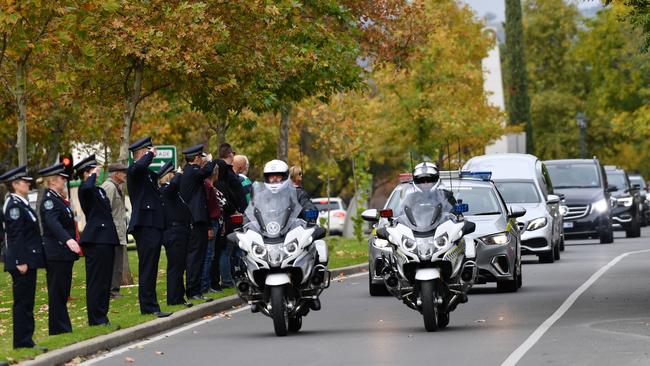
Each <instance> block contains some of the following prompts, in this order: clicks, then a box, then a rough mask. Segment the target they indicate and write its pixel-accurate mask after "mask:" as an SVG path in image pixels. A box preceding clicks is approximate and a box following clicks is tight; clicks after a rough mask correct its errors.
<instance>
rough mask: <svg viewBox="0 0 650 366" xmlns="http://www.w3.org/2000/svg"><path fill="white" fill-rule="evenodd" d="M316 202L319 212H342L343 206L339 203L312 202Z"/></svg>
mask: <svg viewBox="0 0 650 366" xmlns="http://www.w3.org/2000/svg"><path fill="white" fill-rule="evenodd" d="M312 202H314V205H315V206H316V209H317V210H318V211H321V212H322V211H328V210H329V211H333V210H341V209H342V208H341V205H340V204H339V203H338V202H337V201H330V202H329V203H328V202H327V200H323V201H312Z"/></svg>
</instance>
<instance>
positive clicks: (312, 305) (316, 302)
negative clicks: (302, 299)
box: [309, 299, 320, 311]
mask: <svg viewBox="0 0 650 366" xmlns="http://www.w3.org/2000/svg"><path fill="white" fill-rule="evenodd" d="M309 308H310V309H312V310H313V311H318V310H320V300H318V299H313V300H312V301H311V303H309Z"/></svg>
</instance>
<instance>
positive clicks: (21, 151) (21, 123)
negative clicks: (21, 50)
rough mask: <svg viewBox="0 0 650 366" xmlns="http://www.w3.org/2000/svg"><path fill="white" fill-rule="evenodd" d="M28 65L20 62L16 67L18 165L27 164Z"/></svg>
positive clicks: (15, 93)
mask: <svg viewBox="0 0 650 366" xmlns="http://www.w3.org/2000/svg"><path fill="white" fill-rule="evenodd" d="M26 64H27V62H26V61H24V60H22V59H21V60H20V61H19V62H18V64H17V65H16V90H15V91H14V98H15V101H16V111H17V112H18V129H17V134H16V149H17V150H18V165H26V164H27V106H26V105H25V104H26V103H25V85H26V77H27V76H26V75H25V73H26V72H27V70H26V67H27V66H26Z"/></svg>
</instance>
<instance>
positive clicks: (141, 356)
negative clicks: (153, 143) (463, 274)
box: [86, 229, 650, 366]
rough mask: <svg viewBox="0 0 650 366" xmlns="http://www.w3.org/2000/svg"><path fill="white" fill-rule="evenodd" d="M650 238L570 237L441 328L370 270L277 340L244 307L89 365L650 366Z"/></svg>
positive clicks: (481, 291)
mask: <svg viewBox="0 0 650 366" xmlns="http://www.w3.org/2000/svg"><path fill="white" fill-rule="evenodd" d="M649 237H650V230H648V229H644V230H643V235H642V237H641V238H638V239H625V238H624V236H623V235H622V233H617V234H616V240H615V242H614V244H602V245H601V244H598V242H597V241H594V240H580V241H567V245H566V250H565V251H564V252H562V259H561V260H560V261H559V262H556V263H553V264H539V263H537V259H536V257H532V256H531V257H528V256H526V257H524V260H525V262H524V263H525V264H524V268H523V287H522V288H521V289H520V290H519V292H517V293H498V292H497V291H496V287H495V285H494V284H491V285H490V284H489V285H480V286H476V287H475V288H474V290H472V292H471V293H470V296H469V302H468V303H466V304H461V305H459V307H458V308H457V309H456V311H455V312H453V313H452V314H451V322H450V324H449V327H448V328H447V329H444V330H441V331H438V332H435V333H427V332H426V331H425V330H424V325H423V322H422V317H421V315H420V314H419V313H418V312H416V311H414V310H411V309H409V308H407V307H406V306H405V305H403V304H402V303H400V302H399V301H398V300H397V299H395V298H392V297H370V296H369V295H368V288H367V287H368V286H367V275H363V276H356V277H351V278H346V279H344V280H342V281H340V282H339V281H333V283H332V286H331V287H330V288H329V289H328V290H327V291H326V292H325V293H324V294H323V297H322V304H323V309H322V310H321V311H320V312H311V313H310V314H309V315H308V316H307V317H306V318H304V319H303V327H302V330H301V331H300V332H299V333H298V334H294V335H291V334H290V335H289V336H287V337H283V338H278V337H276V336H275V335H274V333H273V324H272V321H271V319H270V318H267V317H265V316H263V315H261V314H251V313H250V310H248V309H246V308H245V309H242V310H240V311H235V312H233V313H232V314H229V315H228V316H225V317H215V318H212V319H209V320H203V321H200V322H197V323H193V324H189V325H187V326H185V327H183V328H180V329H177V330H174V331H172V332H170V333H167V334H163V335H160V336H158V337H155V338H153V339H149V340H144V341H143V342H141V343H136V344H133V345H130V346H128V347H124V348H121V349H116V350H114V351H112V352H110V353H108V354H105V355H103V356H101V357H99V358H96V359H92V360H89V361H87V362H86V364H94V365H124V364H127V363H128V364H133V365H174V366H178V365H187V366H190V365H192V366H195V365H300V366H303V365H328V366H331V365H390V366H395V365H409V364H412V365H481V366H483V365H515V364H517V365H617V366H622V365H650V240H649ZM644 250H645V252H638V253H634V252H636V251H644ZM626 253H628V254H626Z"/></svg>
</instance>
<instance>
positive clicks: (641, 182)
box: [630, 176, 645, 189]
mask: <svg viewBox="0 0 650 366" xmlns="http://www.w3.org/2000/svg"><path fill="white" fill-rule="evenodd" d="M630 183H632V184H638V185H639V188H641V189H645V181H644V180H643V177H639V176H632V177H630Z"/></svg>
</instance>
